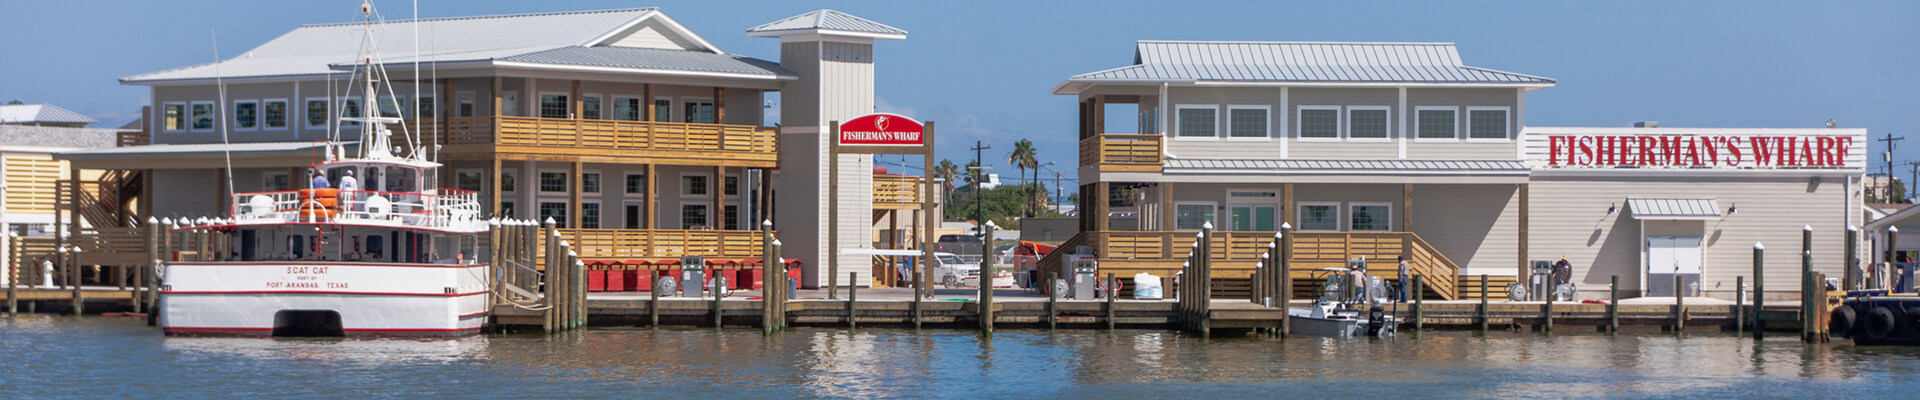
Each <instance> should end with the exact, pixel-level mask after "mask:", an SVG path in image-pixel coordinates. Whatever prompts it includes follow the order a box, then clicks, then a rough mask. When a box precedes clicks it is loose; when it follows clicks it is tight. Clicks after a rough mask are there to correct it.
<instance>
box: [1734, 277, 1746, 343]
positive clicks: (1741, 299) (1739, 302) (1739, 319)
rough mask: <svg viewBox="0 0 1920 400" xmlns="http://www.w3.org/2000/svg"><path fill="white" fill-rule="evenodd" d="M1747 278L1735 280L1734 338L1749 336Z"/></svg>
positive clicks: (1736, 278) (1735, 278)
mask: <svg viewBox="0 0 1920 400" xmlns="http://www.w3.org/2000/svg"><path fill="white" fill-rule="evenodd" d="M1746 308H1747V277H1745V276H1739V277H1734V278H1733V336H1734V337H1740V336H1746V335H1747V310H1746Z"/></svg>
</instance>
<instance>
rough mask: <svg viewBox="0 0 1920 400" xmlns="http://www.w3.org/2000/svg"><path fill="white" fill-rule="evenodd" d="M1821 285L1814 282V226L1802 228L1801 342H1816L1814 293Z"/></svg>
mask: <svg viewBox="0 0 1920 400" xmlns="http://www.w3.org/2000/svg"><path fill="white" fill-rule="evenodd" d="M1817 287H1819V285H1818V284H1817V283H1816V282H1814V281H1813V225H1806V226H1803V227H1801V228H1800V340H1801V341H1803V342H1807V343H1813V342H1814V329H1813V292H1814V288H1817Z"/></svg>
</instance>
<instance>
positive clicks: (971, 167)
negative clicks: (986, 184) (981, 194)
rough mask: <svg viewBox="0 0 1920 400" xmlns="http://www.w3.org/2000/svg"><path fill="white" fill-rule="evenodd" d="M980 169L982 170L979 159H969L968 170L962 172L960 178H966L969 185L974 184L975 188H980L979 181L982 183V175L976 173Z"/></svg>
mask: <svg viewBox="0 0 1920 400" xmlns="http://www.w3.org/2000/svg"><path fill="white" fill-rule="evenodd" d="M979 171H980V162H979V161H968V162H967V170H966V171H965V172H962V173H961V174H960V179H963V180H966V181H967V184H968V185H972V186H973V190H980V185H979V183H980V178H981V176H980V175H979V174H977V173H976V172H979Z"/></svg>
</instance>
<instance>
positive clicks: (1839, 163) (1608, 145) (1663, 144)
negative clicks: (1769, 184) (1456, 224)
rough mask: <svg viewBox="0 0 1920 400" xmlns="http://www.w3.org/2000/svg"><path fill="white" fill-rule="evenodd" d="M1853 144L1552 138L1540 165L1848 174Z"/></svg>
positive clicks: (1796, 139)
mask: <svg viewBox="0 0 1920 400" xmlns="http://www.w3.org/2000/svg"><path fill="white" fill-rule="evenodd" d="M1853 142H1854V138H1852V137H1847V136H1695V135H1671V134H1669V135H1549V136H1547V143H1546V144H1547V146H1546V147H1547V148H1546V150H1547V154H1546V157H1544V158H1545V160H1542V161H1545V162H1546V165H1547V166H1550V167H1586V166H1591V167H1622V166H1625V167H1736V168H1737V167H1742V166H1743V165H1748V166H1749V167H1748V168H1774V167H1789V168H1794V167H1797V168H1810V167H1811V168H1846V167H1848V165H1847V154H1848V151H1849V150H1850V149H1852V147H1853ZM1747 162H1752V164H1746V163H1747Z"/></svg>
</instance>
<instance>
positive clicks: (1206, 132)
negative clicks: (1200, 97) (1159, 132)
mask: <svg viewBox="0 0 1920 400" xmlns="http://www.w3.org/2000/svg"><path fill="white" fill-rule="evenodd" d="M1178 110H1179V114H1177V115H1178V116H1179V118H1178V119H1176V120H1175V121H1176V122H1175V123H1177V124H1179V126H1180V130H1179V132H1178V133H1179V137H1217V136H1220V130H1219V128H1218V127H1217V126H1216V125H1218V124H1219V123H1220V121H1219V117H1218V115H1217V114H1219V112H1220V109H1219V108H1218V107H1214V106H1187V105H1183V106H1179V108H1178Z"/></svg>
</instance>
